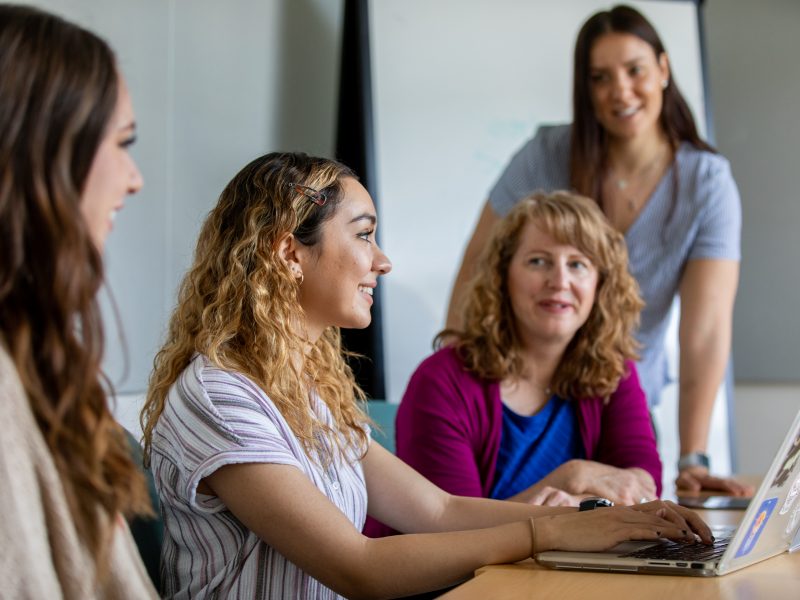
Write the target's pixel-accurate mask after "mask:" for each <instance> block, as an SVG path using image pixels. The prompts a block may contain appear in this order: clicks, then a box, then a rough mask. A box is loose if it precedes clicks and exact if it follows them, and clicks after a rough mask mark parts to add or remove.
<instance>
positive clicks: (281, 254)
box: [277, 233, 303, 279]
mask: <svg viewBox="0 0 800 600" xmlns="http://www.w3.org/2000/svg"><path fill="white" fill-rule="evenodd" d="M277 254H278V258H279V259H280V260H282V261H283V262H284V263H285V264H286V265H287V266H288V267H289V269H290V270H291V271H292V273H293V274H294V276H295V277H296V278H297V279H302V278H303V267H302V265H301V261H300V256H299V252H298V243H297V240H296V239H295V237H294V236H293V235H292V234H291V233H287V234H284V236H283V237H282V238H281V239H279V240H278V245H277Z"/></svg>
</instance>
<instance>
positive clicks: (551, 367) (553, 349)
mask: <svg viewBox="0 0 800 600" xmlns="http://www.w3.org/2000/svg"><path fill="white" fill-rule="evenodd" d="M565 350H566V345H565V344H553V343H550V344H548V343H541V342H539V343H536V344H528V345H526V346H525V347H523V348H522V349H521V350H520V355H521V356H522V362H523V364H524V365H525V367H524V371H523V373H522V374H521V375H520V379H525V380H526V381H528V382H529V383H531V385H533V386H534V387H536V388H539V389H541V390H547V389H549V388H550V382H551V381H552V380H553V376H554V375H555V373H556V369H557V368H558V365H559V363H560V362H561V359H562V358H563V357H564V351H565Z"/></svg>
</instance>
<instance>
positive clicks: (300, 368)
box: [140, 153, 368, 461]
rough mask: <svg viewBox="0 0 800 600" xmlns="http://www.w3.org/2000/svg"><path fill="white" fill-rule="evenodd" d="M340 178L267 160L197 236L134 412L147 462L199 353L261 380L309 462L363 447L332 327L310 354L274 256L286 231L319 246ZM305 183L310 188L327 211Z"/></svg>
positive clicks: (247, 174)
mask: <svg viewBox="0 0 800 600" xmlns="http://www.w3.org/2000/svg"><path fill="white" fill-rule="evenodd" d="M347 177H353V178H355V174H354V173H353V172H352V171H351V170H350V169H349V168H347V167H346V166H344V165H342V164H340V163H338V162H336V161H333V160H329V159H324V158H315V157H310V156H307V155H305V154H302V153H272V154H267V155H265V156H262V157H260V158H257V159H255V160H254V161H252V162H251V163H250V164H248V165H247V166H246V167H244V168H243V169H242V170H241V171H240V172H239V173H238V174H237V175H236V176H235V177H234V178H233V179H232V180H231V182H230V183H229V184H228V185H227V186H226V188H225V189H224V190H223V192H222V194H221V195H220V198H219V201H218V203H217V206H216V207H215V208H214V209H213V210H212V211H211V212H210V213H209V215H208V217H207V218H206V221H205V223H204V225H203V227H202V229H201V231H200V236H199V239H198V242H197V249H196V250H195V256H194V264H193V265H192V267H191V269H190V270H189V272H188V273H187V274H186V276H185V277H184V280H183V283H182V284H181V288H180V292H179V296H178V304H177V307H176V308H175V311H174V312H173V314H172V318H171V320H170V324H169V331H168V334H167V340H166V342H165V343H164V345H163V346H162V348H161V350H160V351H159V352H158V354H157V355H156V358H155V360H154V370H153V373H152V375H151V378H150V386H149V389H148V392H147V399H146V401H145V405H144V408H143V409H142V413H141V417H140V418H141V423H142V430H143V432H144V445H145V456H146V459H147V460H149V458H150V450H151V444H152V436H153V429H154V427H155V425H156V423H157V422H158V419H159V417H160V415H161V413H162V412H163V410H164V406H165V404H166V402H167V394H168V392H169V389H170V387H171V386H172V385H173V383H174V382H175V381H176V380H177V378H178V376H179V375H180V374H181V372H182V371H183V370H184V369H185V368H186V366H187V365H188V364H189V362H190V360H191V359H192V356H193V355H194V353H195V352H199V353H201V354H203V355H205V356H206V357H208V359H209V360H210V361H211V362H212V363H213V364H215V365H216V366H218V367H220V368H222V369H226V370H230V371H236V372H239V373H242V374H244V375H246V376H247V377H249V378H250V379H252V380H253V381H254V382H256V383H257V384H258V385H259V386H260V387H261V388H262V389H263V390H264V392H265V393H266V394H267V395H268V396H269V398H270V399H271V400H272V402H274V403H275V406H276V407H277V408H278V410H280V412H281V414H282V415H283V417H284V418H285V419H286V421H287V422H288V424H289V426H290V427H291V428H292V432H293V433H294V434H295V436H297V438H298V439H299V440H300V441H301V443H302V444H303V447H304V449H305V451H306V452H307V453H308V455H309V457H312V458H313V457H314V456H315V453H316V455H317V456H325V457H327V458H326V459H325V460H326V461H327V460H329V459H330V452H328V451H326V448H338V450H339V451H342V452H344V451H345V447H348V448H354V447H355V448H359V449H360V451H361V452H362V453H363V452H365V451H366V448H367V443H368V439H367V433H366V429H365V427H364V424H365V423H366V422H367V418H366V416H365V414H364V413H363V411H362V410H361V409H360V407H359V403H358V402H357V401H356V399H358V400H359V401H363V400H364V394H363V392H362V391H361V389H360V388H359V387H358V385H357V384H356V382H355V378H354V377H353V373H352V371H351V369H350V367H349V366H348V365H347V363H346V362H345V360H344V353H343V351H342V346H341V338H340V333H339V329H338V328H337V327H329V328H328V329H326V330H325V331H324V332H323V334H322V336H320V338H319V339H318V340H317V341H316V343H314V344H313V345H312V346H311V347H310V348H309V342H308V339H307V336H306V335H305V329H304V326H303V323H304V315H303V309H302V308H301V307H300V304H299V302H298V290H299V285H300V282H299V281H298V280H297V279H296V278H295V276H294V275H293V274H292V272H291V270H290V267H289V265H288V264H287V263H286V262H285V261H284V260H283V259H282V258H281V257H280V256H279V255H278V245H279V243H280V241H281V239H282V238H284V237H285V235H286V234H289V233H291V234H292V235H293V236H294V237H295V239H296V240H297V241H298V242H300V243H301V244H303V245H305V246H309V247H314V246H316V245H317V244H318V243H319V241H320V238H321V229H322V226H323V224H324V223H325V222H326V221H328V220H329V219H330V218H331V217H332V216H333V215H334V214H335V212H336V210H337V208H338V206H339V204H340V203H341V200H342V180H343V179H344V178H347ZM297 184H299V186H298V185H297ZM301 186H307V188H313V190H317V191H318V192H319V194H321V196H324V198H325V202H324V204H323V205H322V206H320V205H319V204H317V203H315V202H314V200H315V199H319V197H318V196H317V195H316V194H314V192H311V191H309V190H308V189H305V190H304V188H302V187H301ZM304 191H305V193H304ZM309 194H310V195H309ZM312 196H313V199H312ZM312 389H313V390H314V391H316V393H317V394H318V395H319V397H320V399H321V400H322V401H323V402H325V404H327V406H328V408H329V409H330V411H331V414H332V416H333V419H334V422H335V424H336V427H335V428H331V427H328V426H325V425H324V424H322V423H321V422H320V421H319V420H318V419H316V418H314V416H313V414H312V413H311V411H309V393H310V392H311V391H312ZM324 440H327V442H328V443H327V444H325V442H324ZM315 451H316V452H315ZM315 460H316V459H315Z"/></svg>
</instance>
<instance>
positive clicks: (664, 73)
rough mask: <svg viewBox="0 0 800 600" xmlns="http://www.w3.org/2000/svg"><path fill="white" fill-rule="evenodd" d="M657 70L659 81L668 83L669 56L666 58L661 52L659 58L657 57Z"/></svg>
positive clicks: (665, 54) (664, 53)
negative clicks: (658, 70) (659, 74)
mask: <svg viewBox="0 0 800 600" xmlns="http://www.w3.org/2000/svg"><path fill="white" fill-rule="evenodd" d="M658 68H659V69H660V70H661V81H669V78H670V69H669V56H667V53H666V52H662V53H661V56H659V57H658Z"/></svg>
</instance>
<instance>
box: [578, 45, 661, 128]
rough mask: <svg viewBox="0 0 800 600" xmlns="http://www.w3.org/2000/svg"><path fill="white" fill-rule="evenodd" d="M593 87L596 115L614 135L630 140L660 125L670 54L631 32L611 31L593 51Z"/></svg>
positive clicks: (591, 55)
mask: <svg viewBox="0 0 800 600" xmlns="http://www.w3.org/2000/svg"><path fill="white" fill-rule="evenodd" d="M589 77H590V89H591V96H592V105H593V107H594V112H595V116H596V117H597V120H598V121H599V122H600V124H601V125H602V126H603V128H604V129H605V130H606V131H607V132H608V133H609V135H610V136H611V137H612V138H620V139H630V138H635V137H637V136H639V135H642V134H645V135H648V134H651V133H654V132H656V131H657V128H658V127H659V117H660V116H661V107H662V105H663V90H664V88H663V83H664V82H665V81H667V80H668V79H669V65H668V60H667V55H666V54H662V55H661V56H660V57H657V56H656V54H655V52H654V51H653V48H652V47H651V46H650V44H648V43H647V42H645V41H644V40H642V39H641V38H639V37H637V36H635V35H632V34H629V33H607V34H605V35H602V36H600V37H599V38H597V41H596V42H595V43H594V45H593V46H592V48H591V52H590V69H589Z"/></svg>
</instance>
